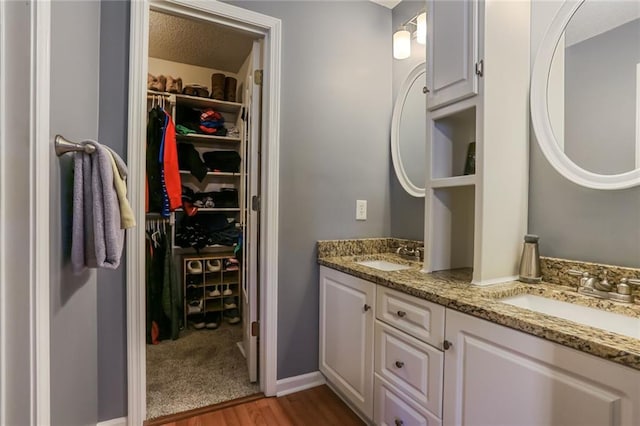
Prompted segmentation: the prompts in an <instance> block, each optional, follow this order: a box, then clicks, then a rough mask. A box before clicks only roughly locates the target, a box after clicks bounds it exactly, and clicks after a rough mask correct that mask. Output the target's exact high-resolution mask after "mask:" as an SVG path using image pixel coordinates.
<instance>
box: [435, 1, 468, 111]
mask: <svg viewBox="0 0 640 426" xmlns="http://www.w3.org/2000/svg"><path fill="white" fill-rule="evenodd" d="M427 11H428V12H427V20H428V22H427V31H428V35H427V42H428V47H427V52H428V54H427V57H429V58H430V59H429V60H428V61H427V67H428V68H427V87H428V88H429V93H427V108H428V109H429V110H433V109H436V108H439V107H442V106H444V105H448V104H450V103H453V102H457V101H460V100H462V99H465V98H468V97H470V96H474V95H476V94H477V93H478V76H477V75H476V72H475V70H476V63H477V61H478V3H477V2H475V1H438V0H429V1H428V2H427Z"/></svg>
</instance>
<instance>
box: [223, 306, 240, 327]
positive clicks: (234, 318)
mask: <svg viewBox="0 0 640 426" xmlns="http://www.w3.org/2000/svg"><path fill="white" fill-rule="evenodd" d="M224 319H226V320H227V322H228V323H229V324H237V323H239V322H240V320H241V318H240V311H238V308H233V309H229V310H226V311H224Z"/></svg>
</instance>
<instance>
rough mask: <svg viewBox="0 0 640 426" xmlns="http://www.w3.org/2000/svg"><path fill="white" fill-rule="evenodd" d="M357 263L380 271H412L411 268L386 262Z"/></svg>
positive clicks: (365, 261)
mask: <svg viewBox="0 0 640 426" xmlns="http://www.w3.org/2000/svg"><path fill="white" fill-rule="evenodd" d="M356 263H357V264H358V265H363V266H368V267H369V268H374V269H379V270H380V271H402V270H404V269H411V266H407V265H400V264H398V263H393V262H387V261H386V260H363V261H361V262H356Z"/></svg>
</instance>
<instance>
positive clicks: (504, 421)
mask: <svg viewBox="0 0 640 426" xmlns="http://www.w3.org/2000/svg"><path fill="white" fill-rule="evenodd" d="M446 339H447V341H448V342H451V343H452V346H451V347H450V348H449V349H448V350H446V351H445V371H444V374H445V377H446V381H445V384H444V417H443V421H444V423H445V424H447V425H519V426H526V425H531V426H539V425H580V426H587V425H594V426H595V425H598V426H606V425H611V426H613V425H629V426H632V425H639V424H640V372H639V371H636V370H633V369H631V368H628V367H624V366H621V365H618V364H615V363H612V362H609V361H606V360H603V359H601V358H598V357H595V356H593V355H589V354H585V353H582V352H580V351H577V350H574V349H571V348H567V347H564V346H561V345H558V344H555V343H552V342H549V341H547V340H544V339H541V338H538V337H535V336H531V335H528V334H526V333H522V332H519V331H516V330H513V329H510V328H507V327H503V326H500V325H497V324H493V323H491V322H489V321H485V320H482V319H478V318H474V317H472V316H469V315H465V314H462V313H459V312H457V311H453V310H449V309H447V326H446Z"/></svg>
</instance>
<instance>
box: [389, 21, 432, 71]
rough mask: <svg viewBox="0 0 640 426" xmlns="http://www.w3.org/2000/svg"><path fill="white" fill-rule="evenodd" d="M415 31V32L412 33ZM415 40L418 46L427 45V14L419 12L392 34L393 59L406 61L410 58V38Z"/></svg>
mask: <svg viewBox="0 0 640 426" xmlns="http://www.w3.org/2000/svg"><path fill="white" fill-rule="evenodd" d="M413 29H415V31H412V30H413ZM412 33H413V35H414V36H415V38H416V41H417V42H418V43H419V44H422V45H424V44H427V13H426V12H420V13H418V14H417V15H415V16H414V17H413V18H411V19H409V20H408V21H407V22H405V24H404V25H402V26H401V27H400V28H398V30H397V31H396V32H395V33H393V57H394V58H396V59H406V58H408V57H409V56H411V36H412Z"/></svg>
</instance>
